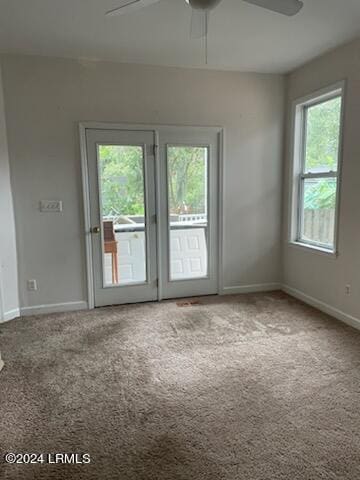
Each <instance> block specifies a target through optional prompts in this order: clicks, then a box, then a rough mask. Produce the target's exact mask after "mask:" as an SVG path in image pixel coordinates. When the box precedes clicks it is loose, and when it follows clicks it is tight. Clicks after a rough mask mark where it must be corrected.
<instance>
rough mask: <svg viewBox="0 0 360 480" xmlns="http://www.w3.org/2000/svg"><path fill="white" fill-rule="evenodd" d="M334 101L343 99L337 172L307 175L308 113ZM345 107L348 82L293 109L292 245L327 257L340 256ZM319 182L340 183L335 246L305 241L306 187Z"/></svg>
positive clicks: (305, 99) (338, 184) (337, 84)
mask: <svg viewBox="0 0 360 480" xmlns="http://www.w3.org/2000/svg"><path fill="white" fill-rule="evenodd" d="M334 98H340V100H341V108H340V126H339V146H338V162H337V170H336V171H333V170H329V171H325V172H318V173H310V172H306V171H305V162H306V133H307V132H306V126H307V121H306V120H307V112H308V110H309V108H310V107H313V106H316V105H320V104H322V103H324V102H326V101H329V100H332V99H334ZM344 104H345V81H341V82H338V83H336V84H335V85H334V84H333V85H330V86H328V87H326V88H324V89H322V90H319V91H316V92H314V93H311V94H309V95H307V96H306V97H303V98H300V99H297V100H295V101H294V102H293V108H292V122H293V124H292V138H293V148H292V169H291V177H292V178H291V183H290V186H291V188H290V195H291V200H290V202H291V203H290V204H291V208H290V219H289V220H290V222H289V226H290V231H289V243H290V244H292V245H296V246H300V247H304V248H306V249H312V250H315V251H319V252H322V253H326V254H332V255H336V256H337V255H338V237H339V212H340V190H341V170H342V157H343V129H344ZM308 178H310V179H312V178H314V179H316V178H334V179H336V182H337V185H336V201H335V223H334V238H333V245H327V244H324V243H321V242H316V241H312V240H306V239H303V238H302V236H301V235H302V225H303V223H302V222H303V208H302V207H303V200H304V185H305V181H306V179H308Z"/></svg>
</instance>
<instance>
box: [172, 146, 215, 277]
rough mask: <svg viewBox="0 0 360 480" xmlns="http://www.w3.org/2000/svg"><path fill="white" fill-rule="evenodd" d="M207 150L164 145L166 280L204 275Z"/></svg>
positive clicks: (206, 223)
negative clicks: (167, 255) (167, 228)
mask: <svg viewBox="0 0 360 480" xmlns="http://www.w3.org/2000/svg"><path fill="white" fill-rule="evenodd" d="M208 152H209V149H208V147H196V146H175V145H174V146H173V145H168V146H167V182H168V212H169V219H168V221H169V226H170V229H169V230H170V241H169V250H170V252H169V255H170V260H169V262H170V280H186V279H193V278H203V277H207V275H208V193H207V189H208V156H209V155H208Z"/></svg>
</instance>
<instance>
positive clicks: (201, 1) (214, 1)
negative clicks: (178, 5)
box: [186, 0, 221, 10]
mask: <svg viewBox="0 0 360 480" xmlns="http://www.w3.org/2000/svg"><path fill="white" fill-rule="evenodd" d="M186 2H187V3H188V4H189V5H190V6H191V7H192V8H194V9H195V10H212V9H213V8H215V7H216V6H217V5H218V4H219V3H220V2H221V0H186Z"/></svg>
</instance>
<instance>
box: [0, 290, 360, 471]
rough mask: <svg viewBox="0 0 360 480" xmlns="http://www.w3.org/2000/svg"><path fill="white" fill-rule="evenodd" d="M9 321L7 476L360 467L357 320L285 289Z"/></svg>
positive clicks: (1, 335) (0, 343)
mask: <svg viewBox="0 0 360 480" xmlns="http://www.w3.org/2000/svg"><path fill="white" fill-rule="evenodd" d="M198 300H199V302H198V303H197V304H194V305H185V306H179V305H178V304H177V303H176V302H175V301H170V302H163V303H149V304H143V305H132V306H123V307H109V308H103V309H98V310H95V311H89V312H76V313H64V314H56V315H46V316H43V317H40V316H39V317H30V318H21V319H17V320H15V321H12V322H9V323H6V324H3V325H0V347H1V352H2V355H3V358H4V360H5V367H4V370H3V371H2V372H1V373H0V452H1V453H0V455H1V457H2V456H3V454H4V453H5V452H37V453H40V452H44V453H53V452H67V453H70V452H74V453H89V454H90V456H91V463H90V464H88V465H69V464H65V465H64V464H57V465H53V464H52V465H47V464H42V465H8V464H5V463H4V462H3V459H1V460H0V462H1V463H0V478H1V479H7V480H9V479H11V480H13V479H16V480H18V479H19V480H21V479H29V480H30V479H34V480H35V479H36V480H38V479H46V480H48V479H64V480H72V479H76V480H78V479H79V480H81V479H94V480H99V479H106V480H112V479H114V480H115V479H116V480H315V479H316V480H320V479H326V480H335V479H336V480H358V479H360V395H359V394H360V333H359V332H357V331H356V330H354V329H352V328H350V327H347V326H345V325H343V324H341V323H339V322H338V321H336V320H334V319H332V318H330V317H328V316H326V315H324V314H322V313H320V312H318V311H316V310H314V309H312V308H310V307H308V306H306V305H304V304H302V303H300V302H298V301H296V300H294V299H292V298H291V297H289V296H287V295H285V294H283V293H280V292H274V293H269V294H249V295H238V296H229V297H207V298H206V297H205V298H200V299H198Z"/></svg>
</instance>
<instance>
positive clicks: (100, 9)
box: [0, 0, 360, 73]
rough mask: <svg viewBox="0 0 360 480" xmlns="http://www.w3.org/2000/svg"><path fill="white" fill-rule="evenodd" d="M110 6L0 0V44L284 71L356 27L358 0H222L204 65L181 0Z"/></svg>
mask: <svg viewBox="0 0 360 480" xmlns="http://www.w3.org/2000/svg"><path fill="white" fill-rule="evenodd" d="M116 6H117V0H0V51H1V52H2V53H24V54H37V55H46V56H57V57H71V58H82V59H99V60H100V59H101V60H110V61H120V62H131V63H144V64H154V65H172V66H188V67H200V68H214V69H224V70H238V71H247V72H264V73H285V72H289V71H291V70H293V69H294V68H296V67H297V66H299V65H301V64H303V63H304V62H306V61H308V60H310V59H312V58H314V57H316V56H318V55H320V54H321V53H323V52H325V51H327V50H329V49H331V48H334V47H335V46H337V45H340V44H342V43H345V42H347V41H349V40H351V39H353V38H355V37H357V36H359V35H360V1H359V0H304V8H303V10H302V11H301V12H300V13H299V14H298V15H297V16H295V17H291V18H289V17H285V16H282V15H278V14H275V13H272V12H269V11H267V10H264V9H261V8H259V7H256V6H253V5H249V4H246V3H244V2H242V1H241V0H223V1H222V3H221V4H220V5H219V6H218V7H217V8H216V10H215V11H213V12H212V15H211V20H210V32H209V38H208V51H209V52H208V59H209V60H208V65H206V64H205V48H204V40H194V39H190V34H189V30H190V16H191V9H190V8H189V7H188V6H187V5H186V4H185V2H184V0H161V1H160V2H159V3H157V4H155V5H152V6H150V7H147V8H144V9H142V10H138V11H136V12H132V13H130V14H127V15H119V16H115V17H105V16H104V13H105V12H106V11H107V10H110V9H111V8H114V7H116Z"/></svg>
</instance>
